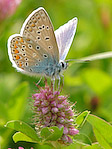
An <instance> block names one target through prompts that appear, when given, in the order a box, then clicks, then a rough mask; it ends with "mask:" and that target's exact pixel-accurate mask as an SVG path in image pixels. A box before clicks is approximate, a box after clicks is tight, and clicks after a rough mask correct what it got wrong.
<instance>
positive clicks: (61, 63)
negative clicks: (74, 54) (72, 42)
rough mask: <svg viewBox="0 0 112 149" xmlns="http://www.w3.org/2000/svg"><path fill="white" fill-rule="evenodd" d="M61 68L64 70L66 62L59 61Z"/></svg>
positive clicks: (66, 65)
mask: <svg viewBox="0 0 112 149" xmlns="http://www.w3.org/2000/svg"><path fill="white" fill-rule="evenodd" d="M60 66H61V70H65V69H67V67H68V62H65V61H60Z"/></svg>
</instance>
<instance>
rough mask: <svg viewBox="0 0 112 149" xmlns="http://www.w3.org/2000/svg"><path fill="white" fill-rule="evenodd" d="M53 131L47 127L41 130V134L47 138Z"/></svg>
mask: <svg viewBox="0 0 112 149" xmlns="http://www.w3.org/2000/svg"><path fill="white" fill-rule="evenodd" d="M51 134H52V133H51V132H50V130H49V128H48V127H45V128H43V129H42V130H41V136H42V137H44V138H47V137H48V136H49V135H51Z"/></svg>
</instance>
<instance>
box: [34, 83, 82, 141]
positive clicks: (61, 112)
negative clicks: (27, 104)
mask: <svg viewBox="0 0 112 149" xmlns="http://www.w3.org/2000/svg"><path fill="white" fill-rule="evenodd" d="M37 87H38V88H39V92H37V93H35V94H33V95H32V98H33V99H34V104H33V106H34V112H35V118H34V121H35V128H36V130H41V129H42V128H44V127H51V126H57V127H58V128H62V127H64V131H63V135H62V138H61V140H60V141H63V143H69V144H70V143H72V139H71V137H72V136H74V135H76V134H78V133H79V130H77V129H76V128H75V125H76V124H74V118H75V114H74V111H73V110H72V104H71V103H70V102H69V101H68V96H62V95H60V92H59V91H53V86H52V85H51V86H48V84H47V81H45V87H40V86H38V85H37Z"/></svg>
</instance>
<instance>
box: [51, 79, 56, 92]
mask: <svg viewBox="0 0 112 149" xmlns="http://www.w3.org/2000/svg"><path fill="white" fill-rule="evenodd" d="M51 81H52V82H53V92H54V90H55V77H52V78H51Z"/></svg>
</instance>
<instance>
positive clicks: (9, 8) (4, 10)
mask: <svg viewBox="0 0 112 149" xmlns="http://www.w3.org/2000/svg"><path fill="white" fill-rule="evenodd" d="M20 2H21V0H0V20H4V19H5V18H7V17H8V16H10V15H12V14H13V13H14V12H15V10H16V8H17V6H18V5H19V4H20Z"/></svg>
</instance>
